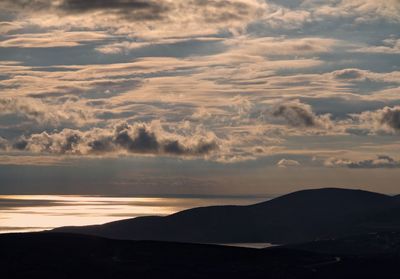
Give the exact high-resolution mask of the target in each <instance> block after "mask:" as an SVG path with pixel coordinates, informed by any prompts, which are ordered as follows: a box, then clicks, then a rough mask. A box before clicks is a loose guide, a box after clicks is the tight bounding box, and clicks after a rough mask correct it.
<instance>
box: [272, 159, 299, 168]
mask: <svg viewBox="0 0 400 279" xmlns="http://www.w3.org/2000/svg"><path fill="white" fill-rule="evenodd" d="M276 165H277V166H278V167H279V168H288V167H298V166H300V163H299V162H298V161H296V160H289V159H281V160H280V161H279V162H278V163H277V164H276Z"/></svg>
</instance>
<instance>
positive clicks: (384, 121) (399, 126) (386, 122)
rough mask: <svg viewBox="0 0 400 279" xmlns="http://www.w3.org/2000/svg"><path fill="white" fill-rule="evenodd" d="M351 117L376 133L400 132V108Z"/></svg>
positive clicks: (387, 108) (379, 110)
mask: <svg viewBox="0 0 400 279" xmlns="http://www.w3.org/2000/svg"><path fill="white" fill-rule="evenodd" d="M351 116H352V117H353V118H354V119H355V120H357V121H359V122H361V123H362V124H364V125H366V126H367V128H370V129H372V130H375V131H388V132H400V106H394V107H384V108H382V109H378V110H375V111H365V112H362V113H360V114H352V115H351Z"/></svg>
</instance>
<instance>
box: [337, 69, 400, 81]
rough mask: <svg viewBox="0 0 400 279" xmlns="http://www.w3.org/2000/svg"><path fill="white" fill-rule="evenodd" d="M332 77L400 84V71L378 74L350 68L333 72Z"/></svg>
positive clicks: (345, 79)
mask: <svg viewBox="0 0 400 279" xmlns="http://www.w3.org/2000/svg"><path fill="white" fill-rule="evenodd" d="M331 75H332V77H333V78H334V79H337V80H344V81H375V82H387V83H400V71H393V72H386V73H376V72H371V71H368V70H362V69H357V68H349V69H342V70H337V71H333V72H332V73H331Z"/></svg>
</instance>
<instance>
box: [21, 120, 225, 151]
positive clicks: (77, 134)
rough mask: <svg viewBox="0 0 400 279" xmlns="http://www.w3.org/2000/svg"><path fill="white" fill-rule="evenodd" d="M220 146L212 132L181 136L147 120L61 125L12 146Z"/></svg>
mask: <svg viewBox="0 0 400 279" xmlns="http://www.w3.org/2000/svg"><path fill="white" fill-rule="evenodd" d="M218 148H219V144H218V140H217V138H216V137H215V136H213V135H210V134H207V135H192V136H190V137H182V136H178V135H173V134H169V133H166V132H165V131H164V130H162V129H161V128H157V129H156V128H154V127H152V126H150V125H146V124H135V125H129V124H127V123H122V124H119V125H116V126H115V127H112V128H111V129H99V128H95V129H92V130H89V131H85V132H82V131H79V130H72V129H64V130H62V131H61V132H59V133H54V134H48V133H47V132H43V133H40V134H33V135H30V136H29V137H22V138H21V139H20V140H18V141H17V142H15V143H14V144H13V149H17V150H23V151H31V152H44V153H54V154H77V155H84V154H103V153H112V152H114V153H118V152H124V151H125V152H129V153H136V154H171V155H182V156H202V155H207V154H209V153H211V152H212V151H216V150H217V149H218Z"/></svg>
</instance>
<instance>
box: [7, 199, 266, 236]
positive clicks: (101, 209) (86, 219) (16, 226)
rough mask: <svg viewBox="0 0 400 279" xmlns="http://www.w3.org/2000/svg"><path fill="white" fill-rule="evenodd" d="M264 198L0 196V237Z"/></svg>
mask: <svg viewBox="0 0 400 279" xmlns="http://www.w3.org/2000/svg"><path fill="white" fill-rule="evenodd" d="M268 199H269V198H268V197H201V198H200V197H190V198H188V197H104V196H62V195H0V233H6V232H26V231H40V230H44V229H51V228H55V227H60V226H70V225H75V226H79V225H91V224H102V223H106V222H110V221H115V220H119V219H126V218H132V217H138V216H146V215H168V214H171V213H174V212H177V211H181V210H184V209H188V208H192V207H199V206H209V205H226V204H232V205H247V204H252V203H257V202H261V201H265V200H268Z"/></svg>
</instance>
